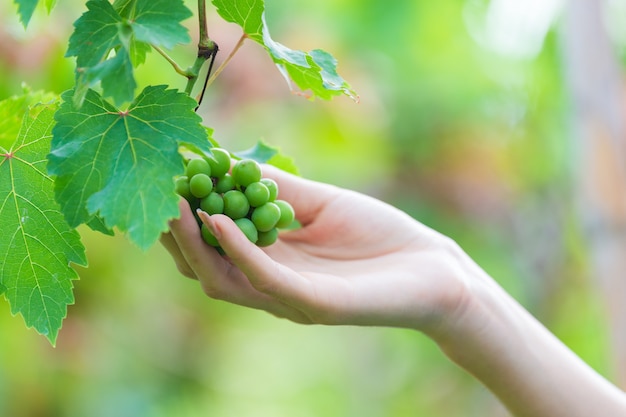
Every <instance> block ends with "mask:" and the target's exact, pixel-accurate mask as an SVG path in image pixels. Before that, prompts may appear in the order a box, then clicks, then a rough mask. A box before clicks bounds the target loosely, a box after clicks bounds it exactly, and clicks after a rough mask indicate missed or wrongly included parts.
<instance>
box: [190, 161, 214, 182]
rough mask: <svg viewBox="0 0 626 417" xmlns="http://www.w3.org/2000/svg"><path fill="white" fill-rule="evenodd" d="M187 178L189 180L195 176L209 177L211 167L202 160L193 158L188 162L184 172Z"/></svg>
mask: <svg viewBox="0 0 626 417" xmlns="http://www.w3.org/2000/svg"><path fill="white" fill-rule="evenodd" d="M185 172H186V175H187V177H188V178H189V179H190V180H191V178H193V176H194V175H196V174H204V175H206V176H209V177H210V176H211V166H210V165H209V163H208V162H207V161H206V159H204V158H194V159H192V160H190V161H189V163H188V164H187V169H186V170H185Z"/></svg>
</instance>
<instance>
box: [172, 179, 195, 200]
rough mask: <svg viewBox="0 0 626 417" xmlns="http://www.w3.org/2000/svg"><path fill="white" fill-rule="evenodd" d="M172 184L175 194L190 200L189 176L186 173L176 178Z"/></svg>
mask: <svg viewBox="0 0 626 417" xmlns="http://www.w3.org/2000/svg"><path fill="white" fill-rule="evenodd" d="M174 186H175V187H176V188H175V189H176V194H178V195H179V196H181V197H183V198H184V199H186V200H190V199H192V198H193V196H192V195H191V191H190V190H189V178H187V176H186V175H182V176H180V177H178V178H176V180H175V182H174Z"/></svg>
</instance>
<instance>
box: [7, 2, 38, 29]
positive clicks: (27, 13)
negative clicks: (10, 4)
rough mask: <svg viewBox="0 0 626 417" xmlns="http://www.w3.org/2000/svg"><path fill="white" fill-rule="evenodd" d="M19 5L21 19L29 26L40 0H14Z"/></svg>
mask: <svg viewBox="0 0 626 417" xmlns="http://www.w3.org/2000/svg"><path fill="white" fill-rule="evenodd" d="M13 1H14V3H15V4H16V5H17V14H18V15H19V16H20V21H21V22H22V24H23V25H24V27H28V24H29V23H30V19H31V18H32V17H33V13H34V12H35V8H37V3H39V0H13Z"/></svg>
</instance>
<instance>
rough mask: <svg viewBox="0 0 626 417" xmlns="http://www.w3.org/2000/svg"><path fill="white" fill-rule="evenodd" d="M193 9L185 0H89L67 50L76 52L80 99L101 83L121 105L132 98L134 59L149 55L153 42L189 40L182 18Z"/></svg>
mask: <svg viewBox="0 0 626 417" xmlns="http://www.w3.org/2000/svg"><path fill="white" fill-rule="evenodd" d="M191 15H192V13H191V11H190V10H189V9H188V8H187V7H186V6H185V5H184V4H183V1H182V0H118V1H117V2H116V3H115V4H113V5H112V4H111V3H109V1H108V0H90V1H88V2H87V11H86V12H85V13H83V15H82V16H81V17H80V18H79V19H78V20H77V21H76V22H75V23H74V33H72V36H71V37H70V40H69V47H68V50H67V54H66V55H67V56H70V57H71V56H75V57H76V84H77V86H76V92H75V94H74V100H75V101H76V103H77V104H81V103H82V100H84V98H85V95H86V94H87V91H88V89H89V88H91V87H94V86H95V85H97V84H98V83H101V87H102V95H103V97H111V98H112V99H113V101H114V102H115V103H116V104H117V105H122V104H123V103H127V102H130V101H132V100H133V98H134V92H135V89H136V87H137V84H136V81H135V77H134V72H133V64H139V63H142V62H143V61H144V60H145V54H146V53H147V51H148V50H149V48H150V45H154V46H158V47H162V48H168V49H169V48H172V47H173V46H175V45H176V44H179V43H188V42H189V41H190V37H189V33H188V31H187V28H185V27H184V26H182V25H181V24H180V22H181V21H182V20H184V19H186V18H188V17H190V16H191Z"/></svg>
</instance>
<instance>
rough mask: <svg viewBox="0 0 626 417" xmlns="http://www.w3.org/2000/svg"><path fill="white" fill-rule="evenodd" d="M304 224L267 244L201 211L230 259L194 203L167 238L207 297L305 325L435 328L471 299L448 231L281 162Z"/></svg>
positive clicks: (283, 194)
mask: <svg viewBox="0 0 626 417" xmlns="http://www.w3.org/2000/svg"><path fill="white" fill-rule="evenodd" d="M264 176H266V177H270V178H273V179H274V180H275V181H276V182H277V183H278V185H279V195H280V198H281V199H284V200H287V201H289V202H290V203H291V204H292V205H293V206H294V208H295V211H296V216H297V219H298V220H299V221H300V223H301V224H302V228H300V229H297V230H293V231H284V232H281V234H280V238H279V240H278V241H277V242H276V243H275V244H274V245H272V246H270V247H267V248H263V249H261V248H258V247H257V246H256V245H254V244H252V243H251V242H249V241H248V240H247V239H246V237H245V236H244V235H243V234H242V233H241V232H240V231H239V229H238V228H237V226H236V225H235V224H234V222H233V221H232V220H230V219H229V218H227V217H226V216H223V215H214V216H210V217H209V216H208V215H207V214H206V213H201V215H202V219H203V221H204V222H205V224H206V225H207V226H208V227H209V228H210V229H211V230H212V231H213V233H214V235H215V236H216V237H217V238H218V240H219V243H220V245H221V246H222V248H223V249H224V251H225V253H226V257H222V256H220V255H219V254H218V253H217V251H216V250H215V249H214V248H212V247H209V246H208V245H206V244H205V243H204V242H203V241H202V238H201V236H200V232H199V229H198V225H197V223H196V221H195V219H194V217H193V215H192V213H191V212H190V209H189V205H188V204H186V202H185V201H183V202H181V212H182V214H181V218H180V219H179V220H175V221H173V222H172V223H171V233H170V234H167V235H164V236H163V237H162V243H163V245H164V246H165V247H166V248H167V249H168V251H169V252H170V253H171V254H172V256H173V257H174V259H175V261H176V263H177V265H178V268H179V270H180V271H181V272H182V273H183V274H184V275H186V276H189V277H192V278H195V279H198V280H199V281H200V283H201V284H202V287H203V289H204V291H205V292H206V294H207V295H209V296H210V297H212V298H216V299H222V300H225V301H229V302H232V303H236V304H240V305H243V306H247V307H253V308H257V309H262V310H266V311H268V312H270V313H272V314H274V315H276V316H279V317H284V318H287V319H290V320H293V321H295V322H299V323H322V324H358V325H384V326H400V327H412V328H417V329H419V330H422V331H426V332H428V331H435V330H436V328H437V327H440V326H441V324H446V323H443V322H442V320H446V321H450V319H454V317H455V314H456V313H459V312H460V311H461V310H462V309H463V308H464V306H465V304H466V302H467V300H468V289H469V287H470V284H469V282H468V280H467V277H466V273H467V271H465V270H464V269H465V266H464V265H467V264H466V263H465V262H464V258H463V256H462V252H461V251H460V250H458V249H457V248H456V246H455V245H454V244H453V243H452V242H451V241H450V240H449V239H448V238H446V237H444V236H442V235H440V234H439V233H437V232H435V231H433V230H431V229H429V228H427V227H426V226H424V225H422V224H420V223H418V222H417V221H415V220H414V219H412V218H411V217H409V216H408V215H406V214H405V213H403V212H401V211H399V210H397V209H396V208H393V207H391V206H389V205H387V204H385V203H383V202H381V201H379V200H376V199H374V198H371V197H367V196H365V195H363V194H359V193H356V192H353V191H348V190H345V189H340V188H337V187H333V186H330V185H326V184H322V183H318V182H314V181H309V180H305V179H302V178H299V177H296V176H292V175H290V174H287V173H284V172H282V171H280V170H278V169H276V168H273V167H270V166H266V167H264ZM447 324H449V323H447Z"/></svg>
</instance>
